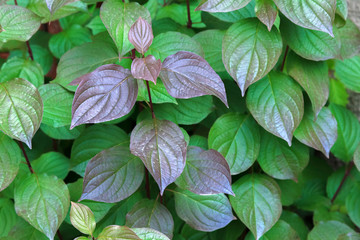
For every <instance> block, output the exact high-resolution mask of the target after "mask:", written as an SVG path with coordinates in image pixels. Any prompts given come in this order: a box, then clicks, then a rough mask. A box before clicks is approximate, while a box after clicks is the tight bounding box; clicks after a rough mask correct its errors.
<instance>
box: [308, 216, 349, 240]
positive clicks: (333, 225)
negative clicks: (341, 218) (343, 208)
mask: <svg viewBox="0 0 360 240" xmlns="http://www.w3.org/2000/svg"><path fill="white" fill-rule="evenodd" d="M347 233H355V231H354V230H352V229H351V228H350V227H349V226H347V225H345V224H344V223H341V222H338V221H327V222H320V223H319V224H317V225H316V226H315V227H314V228H313V229H312V230H311V231H310V233H309V235H308V238H307V239H308V240H323V239H327V240H337V239H338V237H340V236H341V235H342V234H347Z"/></svg>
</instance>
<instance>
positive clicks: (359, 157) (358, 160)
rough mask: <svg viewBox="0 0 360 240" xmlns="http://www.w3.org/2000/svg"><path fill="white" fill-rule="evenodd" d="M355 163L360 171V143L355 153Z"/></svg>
mask: <svg viewBox="0 0 360 240" xmlns="http://www.w3.org/2000/svg"><path fill="white" fill-rule="evenodd" d="M354 163H355V166H356V167H357V169H358V170H359V171H360V144H359V145H358V146H357V148H356V150H355V153H354Z"/></svg>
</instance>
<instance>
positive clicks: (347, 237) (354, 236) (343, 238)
mask: <svg viewBox="0 0 360 240" xmlns="http://www.w3.org/2000/svg"><path fill="white" fill-rule="evenodd" d="M359 239H360V234H359V233H357V232H352V233H344V234H341V235H340V236H339V237H338V238H337V240H359Z"/></svg>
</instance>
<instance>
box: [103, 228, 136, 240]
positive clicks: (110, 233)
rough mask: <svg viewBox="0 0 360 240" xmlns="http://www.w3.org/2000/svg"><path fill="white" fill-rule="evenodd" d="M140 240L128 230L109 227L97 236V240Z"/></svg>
mask: <svg viewBox="0 0 360 240" xmlns="http://www.w3.org/2000/svg"><path fill="white" fill-rule="evenodd" d="M133 239H136V240H141V239H140V238H139V237H138V236H137V235H136V234H135V233H134V232H133V231H132V230H131V229H130V228H128V227H125V226H116V225H111V226H108V227H106V228H104V230H103V231H102V232H101V233H100V234H99V237H98V238H97V240H133Z"/></svg>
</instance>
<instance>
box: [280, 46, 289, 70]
mask: <svg viewBox="0 0 360 240" xmlns="http://www.w3.org/2000/svg"><path fill="white" fill-rule="evenodd" d="M288 52H289V46H286V49H285V53H284V59H283V61H282V64H281V68H280V71H281V72H282V71H283V70H284V67H285V61H286V57H287V54H288Z"/></svg>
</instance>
